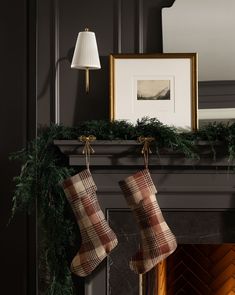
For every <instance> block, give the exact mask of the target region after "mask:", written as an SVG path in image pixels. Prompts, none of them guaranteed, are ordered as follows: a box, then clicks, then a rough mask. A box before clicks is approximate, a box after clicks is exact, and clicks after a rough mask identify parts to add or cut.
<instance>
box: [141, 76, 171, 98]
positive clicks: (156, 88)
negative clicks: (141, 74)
mask: <svg viewBox="0 0 235 295" xmlns="http://www.w3.org/2000/svg"><path fill="white" fill-rule="evenodd" d="M137 99H138V100H170V80H137Z"/></svg>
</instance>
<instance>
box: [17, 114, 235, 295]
mask: <svg viewBox="0 0 235 295" xmlns="http://www.w3.org/2000/svg"><path fill="white" fill-rule="evenodd" d="M83 134H84V135H89V134H92V135H95V136H96V138H97V140H115V139H123V140H127V139H128V140H136V139H137V138H138V137H139V136H141V135H144V136H153V137H155V138H156V139H157V141H156V149H157V150H159V149H161V148H168V149H169V148H170V149H172V150H176V151H179V152H182V153H183V154H184V155H185V156H186V157H191V158H199V154H198V151H197V150H196V145H195V142H196V141H199V140H206V141H208V142H209V143H210V146H211V152H212V156H213V157H216V149H215V146H216V144H217V143H218V142H223V145H224V147H225V153H226V154H227V156H228V158H229V160H230V161H232V160H234V159H235V124H232V125H230V126H228V125H225V124H222V123H220V124H216V123H215V124H209V125H207V126H205V127H203V128H202V129H200V130H199V131H197V132H179V131H177V130H176V129H175V128H174V127H169V126H166V125H164V124H162V123H161V122H159V121H158V120H157V119H148V118H143V119H142V120H139V121H138V122H137V124H136V125H132V124H130V123H128V122H126V121H113V122H109V121H88V122H83V123H81V124H79V126H77V127H64V126H58V125H52V126H50V127H48V128H43V129H41V130H40V131H39V136H38V138H37V139H36V140H34V141H32V142H31V143H29V145H28V147H27V149H24V150H22V151H19V152H17V153H15V154H13V155H11V159H13V160H20V161H21V163H22V169H21V172H20V175H19V176H17V177H15V178H14V180H15V183H16V189H15V193H14V196H13V207H12V217H13V216H14V215H15V213H16V212H18V211H23V212H27V213H31V212H32V211H33V210H34V208H35V204H37V215H38V222H39V226H40V236H41V237H42V238H41V239H40V243H41V245H40V249H41V251H40V252H41V257H40V262H41V263H40V267H41V268H43V269H44V270H46V271H45V272H46V275H45V276H44V278H43V280H44V281H43V285H45V287H44V288H45V290H43V292H44V294H48V295H72V294H74V287H73V282H72V278H71V273H70V270H69V263H68V259H67V256H68V249H70V247H71V246H73V245H74V242H75V239H76V235H75V232H76V231H77V230H76V228H77V225H76V223H75V222H74V219H73V216H72V213H71V209H70V207H69V205H68V203H67V201H66V198H65V195H64V192H63V190H62V188H61V187H60V185H59V183H60V182H61V181H62V180H64V179H65V178H67V177H69V176H71V175H72V174H74V173H76V171H75V169H72V168H71V167H69V166H68V161H67V159H66V157H65V156H64V155H63V154H61V153H60V151H59V149H58V148H57V147H56V146H54V145H53V140H55V139H57V140H59V139H61V140H62V139H68V140H69V139H77V138H78V137H79V136H80V135H83Z"/></svg>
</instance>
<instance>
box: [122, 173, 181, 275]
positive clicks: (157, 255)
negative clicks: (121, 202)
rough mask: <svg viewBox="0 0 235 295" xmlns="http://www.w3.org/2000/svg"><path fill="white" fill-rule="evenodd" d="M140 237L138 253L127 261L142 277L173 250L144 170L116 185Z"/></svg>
mask: <svg viewBox="0 0 235 295" xmlns="http://www.w3.org/2000/svg"><path fill="white" fill-rule="evenodd" d="M119 184H120V187H121V189H122V191H123V193H124V196H125V198H126V201H127V203H128V205H129V207H130V208H131V209H132V210H133V212H134V214H135V216H136V219H137V222H138V225H139V228H140V233H141V241H140V250H139V251H138V252H137V253H136V254H135V255H134V256H133V257H132V258H131V261H130V268H131V269H132V270H133V271H134V272H135V273H140V274H141V273H145V272H147V271H149V270H150V269H151V268H153V267H154V266H155V265H156V264H158V263H159V262H161V261H162V260H164V259H165V258H166V257H167V256H169V255H170V254H171V253H172V252H174V250H175V249H176V247H177V243H176V239H175V236H174V235H173V234H172V232H171V231H170V229H169V227H168V225H167V224H166V222H165V220H164V217H163V216H162V212H161V210H160V208H159V205H158V203H157V200H156V196H155V193H156V192H157V190H156V188H155V186H154V184H153V181H152V179H151V176H150V174H149V171H148V170H147V169H144V170H142V171H140V172H138V173H136V174H134V175H133V176H129V177H127V178H126V179H125V180H123V181H120V183H119Z"/></svg>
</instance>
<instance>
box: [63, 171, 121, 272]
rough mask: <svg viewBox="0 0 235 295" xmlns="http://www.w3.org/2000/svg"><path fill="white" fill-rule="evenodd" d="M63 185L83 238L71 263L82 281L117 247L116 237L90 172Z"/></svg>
mask: <svg viewBox="0 0 235 295" xmlns="http://www.w3.org/2000/svg"><path fill="white" fill-rule="evenodd" d="M62 185H63V189H64V191H65V194H66V197H67V199H68V201H69V203H70V205H71V207H72V209H73V212H74V214H75V216H76V219H77V222H78V225H79V228H80V232H81V237H82V245H81V248H80V249H79V251H78V253H77V255H76V256H75V257H74V258H73V260H72V263H71V271H72V272H73V273H75V274H76V275H78V276H82V277H84V276H87V275H88V274H90V273H91V272H92V271H93V270H94V269H95V268H96V267H97V266H98V264H99V263H100V262H101V261H102V260H103V259H104V258H105V257H106V256H107V254H108V253H109V252H110V251H111V250H112V249H113V248H114V247H115V246H116V245H117V237H116V235H115V234H114V232H113V231H112V229H111V228H110V227H109V225H108V223H107V221H106V220H105V217H104V214H103V212H102V211H101V209H100V206H99V203H98V200H97V197H96V190H97V188H96V185H95V183H94V181H93V178H92V176H91V173H90V171H89V170H87V169H86V170H84V171H82V172H80V173H78V174H76V175H74V176H72V177H70V178H68V179H66V180H65V181H64V182H63V184H62Z"/></svg>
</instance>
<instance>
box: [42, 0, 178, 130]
mask: <svg viewBox="0 0 235 295" xmlns="http://www.w3.org/2000/svg"><path fill="white" fill-rule="evenodd" d="M173 2H174V0H167V1H166V0H165V1H162V0H125V1H124V0H112V1H110V0H99V1H92V0H86V1H77V0H70V1H65V0H54V1H51V2H49V1H47V0H41V1H39V3H38V48H39V49H38V61H39V63H38V122H39V124H49V123H50V122H54V121H55V112H54V109H55V104H56V103H59V106H60V111H59V117H60V120H59V122H60V123H63V124H65V125H69V126H71V125H75V124H76V123H77V122H78V121H82V120H89V119H105V118H108V117H109V60H108V56H109V54H110V53H141V52H144V53H152V52H161V51H162V34H161V9H162V7H166V6H171V5H172V3H173ZM85 27H89V28H90V30H93V31H95V33H96V37H97V43H98V47H99V54H100V58H101V66H102V69H101V70H98V71H91V89H90V93H89V94H88V95H87V94H86V93H85V91H84V72H83V71H79V70H74V69H71V68H70V63H71V58H72V55H73V50H74V46H75V42H76V38H77V34H78V32H79V31H82V30H84V28H85Z"/></svg>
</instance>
